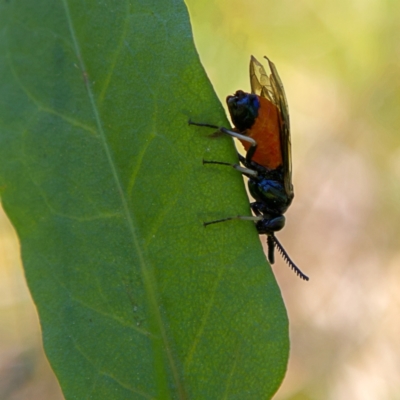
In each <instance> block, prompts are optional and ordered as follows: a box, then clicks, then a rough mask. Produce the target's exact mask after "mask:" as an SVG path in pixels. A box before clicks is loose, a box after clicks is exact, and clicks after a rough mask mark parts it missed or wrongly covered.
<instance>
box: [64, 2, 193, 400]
mask: <svg viewBox="0 0 400 400" xmlns="http://www.w3.org/2000/svg"><path fill="white" fill-rule="evenodd" d="M62 1H63V5H64V9H65V14H66V18H67V23H68V28H69V31H70V34H71V38H72V41H73V46H74V48H75V52H76V56H77V58H78V65H79V68H80V70H81V72H82V74H83V76H84V77H85V79H84V82H85V87H86V91H87V93H88V96H89V101H90V105H91V107H92V111H93V114H94V118H95V122H96V126H97V130H98V132H99V137H100V139H101V142H102V144H103V148H104V151H105V154H106V157H107V161H108V163H109V165H110V168H111V172H112V176H113V178H114V181H115V185H116V187H117V190H118V193H119V195H120V199H121V204H122V208H123V212H124V214H125V217H126V220H127V224H128V229H129V232H130V234H131V237H132V244H133V247H134V248H135V250H136V253H137V255H138V258H139V265H140V270H141V272H142V275H143V280H144V286H145V289H146V293H147V297H148V299H149V303H150V309H151V313H152V315H153V316H154V318H155V322H156V325H157V328H158V330H159V332H160V334H161V338H162V342H163V344H164V348H165V349H166V352H167V357H168V361H169V365H170V367H171V371H172V375H173V378H174V381H175V385H176V387H177V389H178V395H179V398H180V399H185V397H186V396H185V395H184V390H183V387H182V384H181V382H180V379H179V374H178V371H177V368H176V365H175V362H174V358H173V356H172V351H171V348H170V346H169V344H168V339H167V334H166V331H165V329H164V325H163V323H162V318H161V314H160V311H159V306H158V303H157V296H156V291H155V287H154V285H155V282H156V280H155V277H154V276H153V273H152V271H151V268H146V263H145V260H144V255H143V252H142V250H141V248H140V246H139V241H138V238H137V235H136V232H135V228H134V223H133V221H134V216H133V215H132V212H131V210H130V209H129V207H128V202H127V199H126V197H125V193H124V191H123V188H122V184H121V180H120V178H119V175H118V173H117V169H116V166H115V162H114V160H113V157H112V154H111V151H110V148H109V145H108V143H107V140H106V135H105V132H104V129H103V125H102V122H101V119H100V115H99V111H98V109H97V105H96V102H95V99H94V95H93V91H92V88H91V86H90V84H89V80H88V79H87V73H86V67H85V63H84V61H83V59H82V56H81V51H80V46H79V43H78V39H77V37H76V34H75V29H74V26H73V22H72V18H71V13H70V10H69V6H68V1H67V0H62ZM154 336H157V335H154ZM155 340H157V338H156V339H152V343H153V347H155V348H157V345H156V344H155ZM153 354H157V356H158V358H159V360H158V362H157V364H158V365H160V363H163V358H164V357H163V355H162V354H161V353H160V352H157V351H155V352H154V353H153ZM164 372H165V370H164ZM156 375H157V376H159V374H156ZM158 388H159V390H160V391H161V393H162V392H164V394H167V393H168V392H169V390H168V383H167V377H166V374H164V376H163V382H158ZM161 393H159V394H161ZM168 397H171V396H168Z"/></svg>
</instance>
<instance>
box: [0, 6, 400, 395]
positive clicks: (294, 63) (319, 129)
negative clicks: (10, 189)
mask: <svg viewBox="0 0 400 400" xmlns="http://www.w3.org/2000/svg"><path fill="white" fill-rule="evenodd" d="M187 5H188V7H189V11H190V14H191V17H192V20H193V29H194V33H195V40H196V44H197V46H198V50H199V53H200V56H201V59H202V62H203V63H204V66H205V68H206V70H207V72H208V74H209V76H210V79H211V81H212V82H213V84H214V87H215V89H216V91H217V94H218V95H219V96H220V98H221V100H222V101H224V99H225V97H226V95H228V94H232V93H233V92H234V91H235V90H237V89H242V90H249V78H248V63H249V57H250V54H253V55H254V56H256V57H257V58H258V59H259V60H260V59H261V58H262V56H263V55H268V56H269V57H270V58H271V59H272V60H273V61H274V63H275V64H276V66H277V68H278V71H279V73H280V76H281V78H282V81H283V83H284V85H285V89H286V94H287V97H288V101H289V107H290V113H291V124H292V149H293V150H292V152H293V182H294V187H295V194H296V196H295V200H294V202H293V205H292V206H291V208H290V210H289V211H288V213H287V225H286V228H285V230H284V231H282V232H281V233H279V238H280V240H281V242H282V243H283V244H284V246H285V248H286V250H287V251H288V252H289V254H290V255H291V257H292V258H293V260H294V261H295V262H296V263H297V264H298V265H299V266H300V267H301V269H302V270H303V271H304V272H305V273H307V274H308V275H309V276H310V278H311V279H310V282H308V283H306V282H303V281H301V280H300V279H298V278H297V277H296V276H295V275H294V274H293V273H292V272H291V271H290V270H289V268H288V267H287V266H286V265H285V264H284V262H283V261H282V260H281V259H279V258H278V257H277V262H276V264H275V266H274V271H275V275H276V277H277V279H278V282H279V285H280V287H281V290H282V294H283V297H284V299H285V303H286V306H287V310H288V313H289V318H290V335H291V342H292V349H291V358H290V361H289V367H288V372H287V376H286V379H285V381H284V383H283V385H282V387H281V388H280V390H279V391H278V393H277V395H276V396H275V399H276V400H289V399H290V400H306V399H307V400H308V399H310V400H311V399H315V400H325V399H332V400H347V399H353V400H369V399H371V400H376V399H379V400H382V399H383V400H389V399H400V315H399V314H400V312H399V311H400V248H399V245H398V243H399V230H400V228H399V227H400V223H399V222H400V184H399V182H400V134H399V132H400V2H396V1H394V0H391V1H389V0H379V1H378V0H374V1H373V0H370V1H365V0H346V1H345V0H337V1H335V2H327V1H317V0H300V1H288V0H280V1H268V0H257V1H256V0H240V1H239V0H214V1H210V0H187ZM260 61H261V60H260ZM263 241H265V239H263ZM244 267H245V266H244ZM0 285H1V296H0V315H1V323H0V398H1V399H7V400H22V399H24V400H25V399H29V400H36V399H40V400H43V399H45V400H47V399H50V400H58V399H62V395H61V392H60V390H59V388H58V384H57V382H56V380H55V378H54V376H53V375H52V372H51V369H50V367H49V366H48V363H47V361H46V359H45V357H44V355H43V350H42V348H41V339H40V327H39V323H38V320H37V316H36V311H35V307H34V305H33V304H32V301H31V298H30V295H29V292H28V290H27V288H26V284H25V281H24V277H23V272H22V267H21V263H20V258H19V247H18V242H17V239H16V236H15V233H14V231H13V229H12V227H11V225H10V223H9V222H8V220H7V219H6V217H5V216H4V214H0Z"/></svg>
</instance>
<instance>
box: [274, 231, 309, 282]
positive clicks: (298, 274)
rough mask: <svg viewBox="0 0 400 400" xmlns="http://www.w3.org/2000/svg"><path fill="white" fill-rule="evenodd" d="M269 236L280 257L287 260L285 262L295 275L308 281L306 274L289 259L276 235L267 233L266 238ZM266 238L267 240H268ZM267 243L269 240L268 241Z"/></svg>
mask: <svg viewBox="0 0 400 400" xmlns="http://www.w3.org/2000/svg"><path fill="white" fill-rule="evenodd" d="M269 238H271V240H272V241H273V242H274V244H275V245H276V247H277V248H278V251H279V253H281V255H282V258H283V259H284V260H285V261H286V262H287V264H288V265H289V267H290V268H292V270H293V271H294V272H295V273H296V275H297V276H298V277H300V278H301V279H304V280H305V281H308V280H309V278H308V276H307V275H305V274H303V272H301V270H300V268H298V267H297V266H296V264H295V263H294V262H293V261H292V260H291V259H290V257H289V255H288V253H286V251H285V249H284V248H283V246H282V245H281V244H280V242H279V240H278V239H277V237H276V236H275V235H268V239H269ZM268 239H267V240H268ZM268 244H269V241H268Z"/></svg>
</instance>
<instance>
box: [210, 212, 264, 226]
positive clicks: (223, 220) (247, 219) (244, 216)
mask: <svg viewBox="0 0 400 400" xmlns="http://www.w3.org/2000/svg"><path fill="white" fill-rule="evenodd" d="M234 219H241V220H242V221H254V222H257V221H260V220H262V219H263V217H262V216H259V217H254V216H246V215H236V216H235V217H228V218H222V219H217V220H215V221H209V222H203V225H204V226H207V225H212V224H218V223H220V222H225V221H232V220H234Z"/></svg>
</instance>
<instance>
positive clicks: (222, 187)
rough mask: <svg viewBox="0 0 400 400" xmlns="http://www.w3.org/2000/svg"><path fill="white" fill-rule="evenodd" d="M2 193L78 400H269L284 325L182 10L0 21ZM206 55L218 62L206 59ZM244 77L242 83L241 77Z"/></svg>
mask: <svg viewBox="0 0 400 400" xmlns="http://www.w3.org/2000/svg"><path fill="white" fill-rule="evenodd" d="M0 4H1V5H0V21H1V24H0V26H1V39H0V57H1V58H0V83H1V85H0V91H1V93H0V102H1V104H0V190H1V196H2V203H3V206H4V208H5V209H6V211H7V213H8V215H9V217H10V219H11V221H12V223H13V224H14V226H15V228H16V230H17V233H18V236H19V239H20V241H21V252H22V258H23V263H24V268H25V272H26V278H27V281H28V285H29V287H30V290H31V292H32V296H33V298H34V301H35V303H36V305H37V309H38V312H39V317H40V321H41V324H42V328H43V338H44V344H45V350H46V353H47V355H48V358H49V360H50V362H51V365H52V367H53V369H54V371H55V373H56V375H57V377H58V379H59V382H60V384H61V387H62V390H63V392H64V395H65V397H66V399H79V400H81V399H96V400H99V399H100V400H101V399H107V400H109V399H113V400H119V399H141V398H143V399H223V398H226V399H261V398H270V397H271V396H272V394H273V393H274V392H275V391H276V389H277V388H278V386H279V384H280V382H281V380H282V378H283V375H284V373H285V369H286V362H287V357H288V328H287V317H286V312H285V309H284V306H283V302H282V299H281V297H280V292H279V288H278V287H277V285H276V282H275V279H274V277H273V275H272V272H271V270H270V267H269V266H268V264H267V263H266V261H265V256H264V254H263V252H262V248H261V245H260V242H259V240H258V236H257V233H256V231H255V229H254V226H253V225H252V224H251V223H249V222H244V221H234V222H229V223H225V224H216V225H212V226H209V227H207V229H205V228H204V227H203V221H209V220H213V219H218V218H222V217H225V216H232V215H237V214H243V215H246V214H249V213H250V211H249V206H248V200H247V197H246V194H245V190H244V185H243V182H242V178H241V176H239V174H238V173H237V172H236V171H234V170H233V169H230V168H225V167H223V166H215V165H212V166H210V165H207V166H203V165H202V159H203V158H205V159H213V160H221V161H228V162H235V161H236V160H237V158H236V155H235V149H234V147H233V145H232V142H231V140H230V139H229V138H218V139H210V138H209V137H208V135H209V134H210V133H212V131H210V130H209V129H206V128H200V127H194V126H188V120H189V118H191V119H192V120H194V121H201V122H209V123H213V124H221V125H225V126H227V125H228V121H227V120H226V118H225V116H224V111H223V109H222V107H221V105H220V104H219V102H218V99H217V98H216V96H215V94H214V92H213V89H212V87H211V85H210V83H209V82H208V80H207V77H206V74H205V73H204V70H203V69H202V66H201V64H200V62H199V58H198V56H197V53H196V51H195V48H194V45H193V39H192V33H191V29H190V24H189V20H188V14H187V10H186V8H185V5H184V4H183V2H182V1H178V0H175V1H174V0H164V1H145V2H143V1H126V2H125V3H123V2H115V1H98V2H90V1H86V2H82V1H77V0H75V1H72V0H63V1H50V0H38V1H31V0H25V1H22V0H21V1H18V2H17V1H15V0H8V1H2V2H1V3H0ZM211 45H212V44H211ZM243 73H246V71H243Z"/></svg>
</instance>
